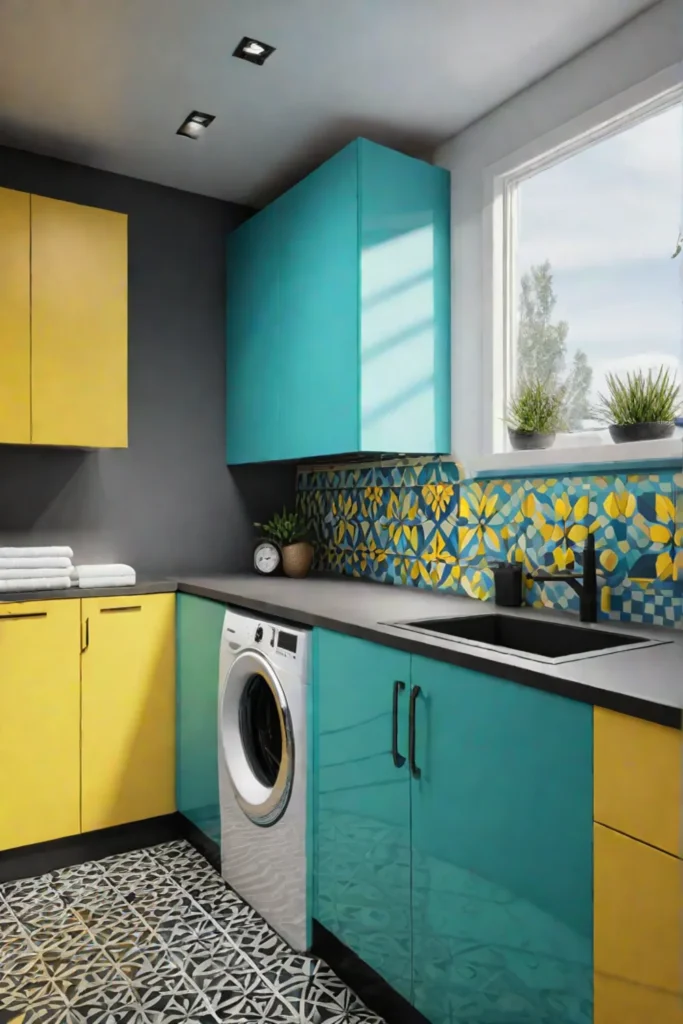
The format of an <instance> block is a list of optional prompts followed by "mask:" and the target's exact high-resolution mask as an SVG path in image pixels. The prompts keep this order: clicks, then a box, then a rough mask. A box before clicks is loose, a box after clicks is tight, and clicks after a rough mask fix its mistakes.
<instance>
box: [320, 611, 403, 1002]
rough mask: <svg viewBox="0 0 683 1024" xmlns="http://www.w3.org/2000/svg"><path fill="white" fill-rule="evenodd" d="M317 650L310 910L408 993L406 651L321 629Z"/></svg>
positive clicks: (390, 980)
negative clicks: (394, 714)
mask: <svg viewBox="0 0 683 1024" xmlns="http://www.w3.org/2000/svg"><path fill="white" fill-rule="evenodd" d="M314 652H315V664H314V686H313V691H314V694H313V736H314V765H315V768H314V772H313V801H312V810H313V821H314V842H313V864H312V865H311V868H312V872H313V879H312V882H313V884H312V890H313V916H314V917H315V918H317V920H318V921H320V923H321V924H323V925H324V926H325V927H326V928H327V929H328V930H329V931H331V932H332V933H333V934H334V935H336V936H337V938H339V939H340V940H341V941H342V942H344V943H345V945H347V946H348V947H349V948H350V949H352V950H353V951H354V952H355V953H356V954H357V955H358V956H360V957H361V958H362V959H363V960H365V962H366V963H368V964H370V966H371V967H373V968H374V969H375V970H376V971H378V972H379V973H380V974H381V975H382V976H383V977H384V978H385V979H386V980H387V981H388V982H389V983H390V984H391V985H392V986H393V987H394V988H395V989H396V990H397V991H398V992H401V993H402V994H403V995H404V996H405V997H406V998H407V999H409V998H410V995H411V930H410V777H409V775H408V765H407V762H406V761H405V760H404V758H405V755H406V753H407V749H408V748H407V723H408V715H407V709H408V673H409V671H410V655H409V654H406V653H404V652H403V651H395V650H392V649H391V648H388V647H380V646H378V645H377V644H371V643H367V642H366V641H365V640H357V639H355V638H354V637H349V636H343V635H342V634H341V633H332V632H328V631H327V630H315V634H314ZM394 699H395V700H396V724H397V734H396V749H397V750H398V752H399V756H398V757H397V760H398V762H399V766H398V767H397V765H396V764H395V762H394V757H393V753H392V747H393V708H394Z"/></svg>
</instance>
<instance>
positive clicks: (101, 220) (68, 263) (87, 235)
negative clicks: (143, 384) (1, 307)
mask: <svg viewBox="0 0 683 1024" xmlns="http://www.w3.org/2000/svg"><path fill="white" fill-rule="evenodd" d="M31 288H32V325H31V331H32V371H31V372H32V421H33V429H32V441H33V444H55V445H74V446H77V447H78V446H80V447H92V448H125V447H126V446H127V444H128V411H127V395H128V382H127V373H128V371H127V323H128V297H127V293H128V258H127V218H126V217H125V216H124V215H123V214H120V213H112V212H111V211H110V210H97V209H94V208H93V207H90V206H77V205H76V204H74V203H63V202H60V201H58V200H56V199H45V198H44V197H42V196H32V197H31Z"/></svg>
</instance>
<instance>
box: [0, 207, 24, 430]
mask: <svg viewBox="0 0 683 1024" xmlns="http://www.w3.org/2000/svg"><path fill="white" fill-rule="evenodd" d="M30 200H31V197H30V196H29V195H28V194H27V193H26V192H12V191H11V190H10V189H7V188H0V443H2V442H4V443H5V444H29V443H30V441H31V205H30Z"/></svg>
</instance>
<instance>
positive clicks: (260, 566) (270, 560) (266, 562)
mask: <svg viewBox="0 0 683 1024" xmlns="http://www.w3.org/2000/svg"><path fill="white" fill-rule="evenodd" d="M281 562H282V555H281V554H280V549H279V547H278V546H277V544H275V543H273V541H272V540H260V541H259V542H258V543H257V545H256V547H255V548H254V568H255V569H256V572H258V573H260V574H261V575H262V576H272V575H273V574H274V573H276V572H277V571H278V569H279V568H280V564H281Z"/></svg>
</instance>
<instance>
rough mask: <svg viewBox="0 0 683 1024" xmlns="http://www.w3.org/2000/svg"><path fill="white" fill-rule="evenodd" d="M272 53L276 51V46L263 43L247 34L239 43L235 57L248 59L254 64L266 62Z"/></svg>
mask: <svg viewBox="0 0 683 1024" xmlns="http://www.w3.org/2000/svg"><path fill="white" fill-rule="evenodd" d="M271 53H275V47H274V46H269V45H268V43H261V42H259V40H258V39H251V38H250V37H249V36H245V37H244V39H242V40H241V42H240V43H238V44H237V47H236V48H235V51H234V53H233V57H239V58H240V60H248V61H250V62H251V63H252V64H265V62H266V61H267V59H268V57H270V55H271Z"/></svg>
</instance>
